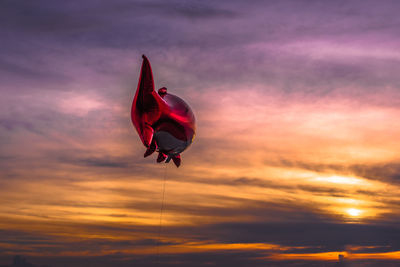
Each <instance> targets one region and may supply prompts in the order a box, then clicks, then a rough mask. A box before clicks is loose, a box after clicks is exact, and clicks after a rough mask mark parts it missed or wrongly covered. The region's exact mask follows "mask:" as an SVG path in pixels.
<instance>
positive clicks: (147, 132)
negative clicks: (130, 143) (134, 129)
mask: <svg viewBox="0 0 400 267" xmlns="http://www.w3.org/2000/svg"><path fill="white" fill-rule="evenodd" d="M153 133H154V130H153V128H151V126H150V125H148V124H145V125H143V130H142V141H143V144H144V145H145V146H146V147H150V144H151V141H152V140H153Z"/></svg>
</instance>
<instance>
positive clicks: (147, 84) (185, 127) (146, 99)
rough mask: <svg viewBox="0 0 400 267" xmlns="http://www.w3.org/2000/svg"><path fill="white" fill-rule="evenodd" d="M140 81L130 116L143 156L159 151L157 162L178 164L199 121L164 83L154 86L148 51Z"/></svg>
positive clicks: (192, 137) (144, 58) (144, 57)
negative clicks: (141, 143)
mask: <svg viewBox="0 0 400 267" xmlns="http://www.w3.org/2000/svg"><path fill="white" fill-rule="evenodd" d="M142 57H143V63H142V68H141V70H140V77H139V84H138V88H137V90H136V94H135V97H134V99H133V103H132V112H131V118H132V123H133V126H134V127H135V128H136V131H137V132H138V134H139V137H140V139H141V140H142V142H143V145H144V146H145V147H146V148H147V150H146V152H145V153H144V157H147V156H150V155H151V154H152V153H153V152H155V151H157V152H158V157H157V162H159V163H160V162H163V161H164V160H165V162H166V163H168V162H169V161H170V160H171V159H172V161H173V162H174V163H175V165H176V166H177V167H179V165H180V164H181V156H180V153H182V152H183V151H184V150H185V149H186V148H187V147H188V146H189V145H190V144H191V143H192V142H193V139H194V136H195V131H196V121H195V117H194V114H193V112H192V110H191V108H190V107H189V105H188V104H187V103H186V102H185V101H183V100H182V99H181V98H179V97H177V96H175V95H173V94H170V93H168V92H167V88H165V87H162V88H160V89H158V91H157V92H156V91H155V90H154V80H153V73H152V71H151V66H150V62H149V60H148V59H147V57H146V56H145V55H143V56H142Z"/></svg>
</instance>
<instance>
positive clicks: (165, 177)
mask: <svg viewBox="0 0 400 267" xmlns="http://www.w3.org/2000/svg"><path fill="white" fill-rule="evenodd" d="M166 180H167V164H165V168H164V182H163V189H162V200H161V207H160V224H159V226H158V238H157V246H156V247H157V261H158V262H159V261H160V253H159V252H160V241H161V240H160V239H161V229H162V216H163V211H164V199H165V184H166Z"/></svg>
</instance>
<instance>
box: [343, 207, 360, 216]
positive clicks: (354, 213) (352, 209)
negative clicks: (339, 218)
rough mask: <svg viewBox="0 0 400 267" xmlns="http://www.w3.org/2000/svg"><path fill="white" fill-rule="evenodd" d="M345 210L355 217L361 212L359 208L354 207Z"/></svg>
mask: <svg viewBox="0 0 400 267" xmlns="http://www.w3.org/2000/svg"><path fill="white" fill-rule="evenodd" d="M346 212H347V214H349V215H350V216H352V217H357V216H359V215H360V214H361V210H359V209H354V208H351V209H347V210H346Z"/></svg>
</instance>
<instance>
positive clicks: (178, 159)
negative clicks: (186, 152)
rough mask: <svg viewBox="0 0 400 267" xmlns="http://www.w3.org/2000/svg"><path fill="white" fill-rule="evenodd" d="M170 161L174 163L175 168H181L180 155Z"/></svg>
mask: <svg viewBox="0 0 400 267" xmlns="http://www.w3.org/2000/svg"><path fill="white" fill-rule="evenodd" d="M172 161H173V162H174V163H175V166H176V167H177V168H179V166H181V155H180V154H178V155H176V156H174V157H172Z"/></svg>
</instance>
